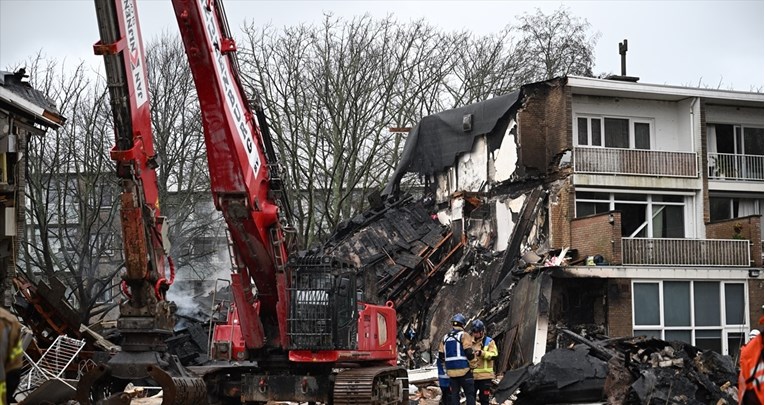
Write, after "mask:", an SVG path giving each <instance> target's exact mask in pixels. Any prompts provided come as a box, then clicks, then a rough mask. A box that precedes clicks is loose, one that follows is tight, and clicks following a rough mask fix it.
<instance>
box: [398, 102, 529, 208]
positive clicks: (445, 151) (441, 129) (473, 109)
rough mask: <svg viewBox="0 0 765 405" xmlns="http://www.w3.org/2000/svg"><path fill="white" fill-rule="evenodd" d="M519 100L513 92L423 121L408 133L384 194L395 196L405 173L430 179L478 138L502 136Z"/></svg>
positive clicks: (447, 111)
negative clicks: (467, 126) (466, 125)
mask: <svg viewBox="0 0 765 405" xmlns="http://www.w3.org/2000/svg"><path fill="white" fill-rule="evenodd" d="M519 98H520V91H514V92H512V93H509V94H505V95H503V96H499V97H495V98H492V99H489V100H486V101H481V102H479V103H474V104H470V105H467V106H464V107H460V108H455V109H452V110H446V111H443V112H440V113H438V114H433V115H428V116H427V117H424V118H423V119H422V120H420V122H419V123H418V124H417V126H416V127H415V128H414V129H412V130H411V131H409V136H408V137H407V139H406V144H405V145H404V151H403V152H402V155H401V161H400V162H399V164H398V166H397V167H396V171H395V172H394V173H393V177H392V178H391V180H390V182H389V183H388V186H387V187H386V188H385V191H384V192H383V194H386V195H391V194H392V193H394V192H396V191H397V190H398V186H399V182H400V181H401V177H403V176H404V174H405V173H407V172H416V173H420V174H425V175H432V174H435V173H438V172H441V171H443V170H444V169H445V168H447V167H449V166H452V165H454V161H455V159H456V158H457V156H458V155H459V154H461V153H465V152H469V151H470V150H472V149H473V141H474V140H475V138H476V137H477V136H481V135H487V134H489V135H493V134H494V133H495V132H499V131H503V132H504V131H505V129H506V123H507V121H508V120H509V118H510V116H511V113H512V111H514V110H515V108H514V107H516V105H517V103H518V100H519ZM466 114H472V129H471V130H470V131H464V130H463V127H462V122H463V117H464V116H465V115H466Z"/></svg>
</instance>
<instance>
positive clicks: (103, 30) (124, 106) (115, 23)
mask: <svg viewBox="0 0 765 405" xmlns="http://www.w3.org/2000/svg"><path fill="white" fill-rule="evenodd" d="M96 13H97V15H98V23H99V31H100V34H101V40H100V41H99V42H97V43H96V44H95V45H94V46H93V50H94V52H95V53H96V54H97V55H103V56H104V64H105V67H106V77H107V81H108V87H109V93H110V98H111V104H112V113H113V116H114V131H115V138H116V142H115V145H114V147H113V148H112V150H111V157H112V159H114V160H115V161H116V163H117V175H118V176H119V177H120V178H121V184H122V194H121V197H120V200H121V210H120V215H121V216H122V233H123V244H124V252H125V265H126V269H127V270H126V274H125V280H126V281H128V284H130V282H132V281H139V280H147V281H149V282H150V283H152V285H154V284H155V283H157V282H158V281H159V280H161V279H163V278H164V276H165V257H166V254H167V252H166V246H165V245H164V240H165V238H164V237H163V235H164V234H163V232H165V231H166V229H163V225H164V217H162V216H161V215H160V210H159V189H158V187H157V174H156V171H155V168H156V166H157V164H156V160H155V159H156V157H155V152H154V136H153V133H152V130H151V114H150V107H149V106H150V100H149V89H148V84H149V80H148V74H147V70H146V57H145V53H144V49H143V41H142V39H141V31H140V27H139V24H138V18H137V15H136V5H135V0H98V1H96ZM133 287H134V286H131V288H133ZM157 291H158V289H157ZM157 298H158V299H160V300H162V299H163V297H161V294H160V293H159V291H158V292H157Z"/></svg>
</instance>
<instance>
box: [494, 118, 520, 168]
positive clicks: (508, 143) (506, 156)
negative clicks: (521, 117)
mask: <svg viewBox="0 0 765 405" xmlns="http://www.w3.org/2000/svg"><path fill="white" fill-rule="evenodd" d="M516 132H517V127H516V122H515V120H513V119H511V120H510V123H509V125H508V126H507V130H506V131H505V135H504V137H502V143H501V144H500V146H499V148H498V149H496V150H494V151H490V152H489V153H490V155H491V156H490V158H489V181H491V182H494V183H496V182H500V181H505V180H508V179H510V178H511V177H512V176H513V175H514V174H516V173H515V170H516V166H517V164H518V143H517V136H516Z"/></svg>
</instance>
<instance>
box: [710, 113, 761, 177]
mask: <svg viewBox="0 0 765 405" xmlns="http://www.w3.org/2000/svg"><path fill="white" fill-rule="evenodd" d="M764 141H765V131H764V130H763V128H760V127H751V126H744V125H735V124H710V125H708V126H707V146H708V152H709V156H708V157H709V177H711V178H723V179H733V180H747V181H752V180H762V176H763V149H764V148H763V143H764Z"/></svg>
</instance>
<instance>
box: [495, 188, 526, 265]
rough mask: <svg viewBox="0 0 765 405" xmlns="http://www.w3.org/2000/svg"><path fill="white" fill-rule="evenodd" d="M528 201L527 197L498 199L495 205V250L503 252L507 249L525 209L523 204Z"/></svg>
mask: <svg viewBox="0 0 765 405" xmlns="http://www.w3.org/2000/svg"><path fill="white" fill-rule="evenodd" d="M525 201H526V195H521V196H520V197H518V198H506V199H497V200H496V201H494V204H495V212H496V216H495V220H496V227H497V231H496V232H497V243H496V244H495V245H494V250H496V251H499V252H503V251H504V250H505V249H506V248H507V242H508V241H509V240H510V237H511V236H512V235H513V231H514V230H515V225H516V222H517V221H518V218H519V217H520V214H521V209H523V203H524V202H525Z"/></svg>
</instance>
